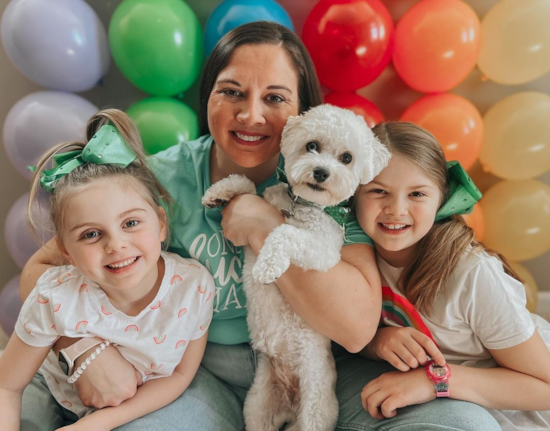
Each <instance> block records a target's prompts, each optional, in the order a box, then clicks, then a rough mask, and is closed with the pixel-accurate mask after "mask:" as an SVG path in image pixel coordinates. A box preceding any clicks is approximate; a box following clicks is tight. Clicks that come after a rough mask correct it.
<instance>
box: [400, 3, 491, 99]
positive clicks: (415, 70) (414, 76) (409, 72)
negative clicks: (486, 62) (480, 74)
mask: <svg viewBox="0 0 550 431" xmlns="http://www.w3.org/2000/svg"><path fill="white" fill-rule="evenodd" d="M480 48H481V30H480V23H479V18H478V17H477V15H476V13H475V12H474V11H473V10H472V8H471V7H470V6H468V5H467V4H466V3H464V2H463V1H460V0H423V1H421V2H419V3H417V4H416V5H414V6H413V7H412V8H411V9H409V11H408V12H407V13H405V15H404V16H403V18H401V20H400V21H399V23H398V24H397V28H396V29H395V48H394V52H393V64H394V66H395V68H396V70H397V72H398V73H399V75H400V76H401V78H403V81H405V82H406V83H407V85H409V86H410V87H411V88H414V89H415V90H417V91H421V92H423V93H440V92H444V91H449V90H450V89H452V88H454V87H455V86H457V85H458V84H460V82H462V81H463V80H464V79H465V78H466V76H468V74H469V73H470V72H471V71H472V69H473V68H474V67H475V65H476V62H477V58H478V56H479V51H480Z"/></svg>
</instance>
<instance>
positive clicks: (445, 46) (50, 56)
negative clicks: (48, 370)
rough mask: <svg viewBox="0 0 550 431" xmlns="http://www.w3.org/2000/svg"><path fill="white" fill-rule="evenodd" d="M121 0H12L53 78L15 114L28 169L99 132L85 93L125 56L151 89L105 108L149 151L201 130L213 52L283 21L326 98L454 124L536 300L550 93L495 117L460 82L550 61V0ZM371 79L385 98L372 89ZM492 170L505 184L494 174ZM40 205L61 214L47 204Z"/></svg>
mask: <svg viewBox="0 0 550 431" xmlns="http://www.w3.org/2000/svg"><path fill="white" fill-rule="evenodd" d="M46 3H47V5H46ZM111 3H112V2H111ZM114 3H115V5H116V7H114V8H112V10H111V13H110V14H109V16H108V17H105V16H102V18H103V19H100V18H99V16H98V15H97V13H96V10H95V9H94V8H92V7H91V6H95V7H96V9H97V5H93V3H92V2H90V4H88V3H87V2H86V1H84V0H56V1H55V2H45V1H44V0H11V1H10V3H9V4H8V5H7V7H6V9H5V11H4V14H3V16H2V21H1V24H0V31H1V36H2V43H3V46H4V49H5V51H6V53H7V55H8V57H9V59H10V60H11V61H12V63H13V64H14V65H15V67H16V68H17V69H18V70H19V71H20V72H21V73H22V74H23V75H25V76H26V77H27V78H28V79H29V80H31V81H33V82H35V83H36V84H38V85H40V86H42V87H44V91H39V92H36V93H33V94H30V95H27V96H25V97H24V98H22V99H21V100H20V101H19V102H17V103H16V104H15V105H14V106H13V107H12V109H11V110H10V112H9V113H8V115H7V117H6V119H5V121H4V125H3V126H4V127H3V140H4V145H5V148H6V153H7V155H8V157H9V159H10V161H11V162H12V163H13V165H14V166H15V168H16V169H17V170H18V171H19V172H20V173H21V175H22V181H24V179H23V178H25V179H27V180H28V179H29V178H30V173H29V172H28V171H27V168H26V167H27V166H28V165H33V164H34V163H36V161H37V159H38V157H39V156H40V154H42V153H43V152H44V151H45V150H47V149H48V148H50V147H51V146H53V145H54V144H56V143H58V142H61V141H73V140H77V139H82V138H83V133H84V125H85V123H86V121H87V119H88V118H89V117H90V116H91V115H93V114H94V113H95V112H97V110H98V109H99V107H97V106H95V105H94V104H92V103H91V102H89V101H88V100H86V98H84V97H82V96H79V95H76V94H71V93H78V92H85V91H88V90H90V89H93V88H97V87H96V86H99V87H101V86H102V85H104V79H108V76H110V74H109V75H107V74H108V72H109V69H110V68H111V69H113V68H116V69H118V71H120V73H122V75H123V76H124V77H125V78H126V79H127V80H128V81H129V82H131V83H132V85H134V86H135V87H137V88H138V89H139V90H140V91H141V92H145V93H147V94H148V96H146V97H144V98H143V99H142V100H139V101H134V102H135V103H132V104H131V106H128V104H126V102H127V101H126V100H116V99H115V100H113V99H111V98H110V99H109V102H107V103H106V104H102V106H100V108H107V107H119V108H120V107H123V108H124V109H126V110H127V113H128V114H129V115H130V116H131V117H132V118H133V119H134V121H135V122H136V124H137V126H138V129H139V130H140V133H141V134H142V137H143V142H144V146H145V149H146V151H147V152H148V153H150V154H152V153H155V152H158V151H161V150H163V149H165V148H167V147H169V146H171V145H174V144H177V143H178V142H181V141H185V140H190V139H194V138H196V137H198V133H199V131H198V124H197V115H196V113H195V112H196V105H197V101H196V99H197V97H196V96H197V94H196V88H197V80H198V77H199V74H200V71H201V68H202V66H203V64H204V60H205V57H206V56H207V55H208V54H209V53H210V52H211V51H212V49H213V47H214V45H215V44H216V42H217V41H218V40H219V38H220V37H222V36H223V35H224V34H225V33H226V32H228V31H229V30H231V29H232V28H235V27H236V26H238V25H241V24H243V23H246V22H250V21H256V20H270V21H276V22H279V23H281V24H282V25H285V26H287V27H289V28H290V29H292V30H295V31H296V32H297V34H298V35H299V36H300V37H302V40H303V41H304V43H305V45H306V47H307V48H308V50H309V52H310V53H311V56H312V58H313V60H314V63H315V67H316V69H317V73H318V75H319V78H320V80H321V83H322V84H323V86H324V90H325V102H326V103H331V104H334V105H337V106H341V107H344V108H348V109H351V110H352V111H354V112H356V113H357V114H358V115H362V116H363V117H365V120H366V121H367V123H368V124H369V125H370V126H371V127H372V126H374V125H375V124H377V123H379V122H381V121H384V119H387V120H403V121H412V122H414V123H417V124H419V125H421V126H422V127H424V128H426V129H428V130H429V131H431V132H432V133H433V134H434V135H435V136H436V137H437V138H438V140H439V141H440V143H441V145H442V147H443V150H444V152H445V154H446V157H447V158H448V159H449V160H458V161H460V163H461V164H462V165H463V166H464V167H465V168H466V169H469V171H470V173H471V175H472V176H473V177H474V180H475V181H477V182H478V185H479V186H480V188H481V190H482V191H484V192H485V196H484V198H482V200H481V205H478V206H477V207H476V209H475V211H474V212H473V213H472V214H471V215H469V216H466V217H465V218H466V221H467V223H468V224H469V225H470V226H471V227H472V228H473V229H474V231H475V232H476V235H477V236H478V237H479V238H480V239H482V240H483V241H484V242H485V243H486V245H487V246H489V247H491V248H494V249H496V250H497V251H500V252H501V253H503V254H504V255H505V256H506V257H507V258H508V259H510V260H511V261H513V265H514V268H516V269H517V270H518V272H519V273H520V274H521V276H522V277H523V278H524V279H525V282H526V288H527V291H528V307H529V308H530V310H531V311H533V310H534V309H535V308H536V294H537V286H536V282H535V281H534V279H533V277H532V276H531V274H530V273H529V271H528V270H527V269H526V268H525V267H524V266H522V265H520V264H519V263H518V262H522V261H525V260H529V259H533V258H535V257H537V256H540V255H542V254H544V253H546V252H547V251H548V250H549V249H550V187H549V186H548V185H547V184H545V183H544V182H542V181H539V180H537V179H535V177H537V176H540V175H542V174H545V173H546V172H548V171H549V170H550V121H548V118H550V95H549V94H548V93H547V92H546V93H543V92H536V91H517V92H515V93H513V94H511V95H510V96H508V97H505V98H502V99H501V100H499V101H497V102H496V103H495V104H494V105H493V106H491V107H490V109H488V110H487V112H486V113H485V115H484V116H482V115H481V113H480V112H479V110H478V108H477V107H476V104H474V103H473V101H470V100H468V99H466V98H464V97H462V96H460V95H457V94H454V93H452V92H451V91H453V89H455V88H456V87H457V86H458V85H460V84H461V82H463V81H464V80H465V79H467V78H468V77H472V76H478V77H479V78H478V79H479V86H480V89H481V90H482V89H483V86H484V85H489V84H490V83H493V84H494V83H498V84H499V85H502V86H509V85H519V84H525V83H528V82H530V81H533V80H535V79H537V78H539V77H541V76H543V75H545V74H547V73H548V72H549V71H550V30H549V27H548V26H547V22H548V18H549V17H550V0H522V1H520V2H518V1H516V0H500V1H496V0H495V1H494V2H493V3H494V4H493V5H491V7H490V8H488V10H487V12H486V13H485V14H484V16H483V17H482V18H480V16H478V14H477V13H476V12H475V11H474V9H473V8H472V7H471V6H470V5H469V4H468V3H472V2H471V1H469V2H465V1H460V0H422V1H412V2H411V1H410V0H403V1H398V0H388V1H380V0H318V1H317V0H302V1H299V2H298V1H295V0H280V1H279V2H276V1H274V0H224V1H219V0H209V1H199V0H189V1H188V2H185V1H183V0H122V1H118V2H114ZM205 5H206V6H205ZM390 6H391V7H390ZM527 6H528V7H527ZM205 7H207V8H209V9H208V10H207V11H205ZM390 9H391V10H390ZM397 10H399V11H400V12H401V13H400V16H399V19H396V18H395V17H396V15H399V13H396V11H397ZM526 11H527V12H526ZM205 18H206V19H205ZM202 28H204V31H203V30H202ZM510 29H514V31H510ZM525 35H528V37H527V36H525ZM111 57H112V59H113V60H114V61H113V62H114V64H111ZM106 75H107V78H105V77H106ZM468 79H469V78H468ZM370 94H372V95H374V96H375V97H373V100H369V99H368V98H366V97H365V96H366V95H370ZM377 103H378V104H379V106H377ZM124 104H126V106H121V105H124ZM28 124H32V125H33V127H32V128H29V127H28ZM60 125H62V126H61V127H60ZM488 177H491V178H492V179H491V180H490V181H489V182H490V183H491V187H484V186H483V185H484V184H485V183H487V180H486V178H488ZM495 177H496V178H498V179H499V181H498V182H497V181H496V180H494V179H493V178H495ZM495 182H496V184H493V183H495ZM27 201H28V195H24V196H22V197H21V198H20V199H19V200H17V202H15V203H14V205H13V207H12V209H11V210H10V213H9V215H8V217H7V220H6V221H5V232H6V241H7V245H8V249H9V252H10V254H11V256H12V258H13V259H14V261H15V262H16V263H17V265H19V266H20V267H22V266H23V265H24V264H25V262H26V260H27V259H28V258H29V256H30V255H32V253H33V252H34V251H36V250H37V249H38V247H39V244H38V243H37V242H33V240H32V238H33V236H32V234H31V232H30V231H29V230H28V228H27V226H26V224H25V223H22V220H24V219H25V207H26V202H27ZM36 206H37V208H38V209H37V210H40V211H41V212H42V213H43V220H44V226H46V225H47V210H46V209H45V207H44V206H43V205H42V204H40V203H38V204H37V205H36ZM38 234H39V235H40V236H41V237H42V238H43V239H48V238H49V237H50V236H48V233H47V232H46V231H43V232H38ZM49 235H51V234H49ZM16 285H17V277H16V278H14V279H12V280H11V281H10V282H9V283H8V284H7V285H6V286H5V288H4V289H3V291H2V294H0V315H1V316H3V317H2V319H0V325H1V326H2V327H3V329H4V330H5V331H6V332H8V333H10V332H11V330H12V329H13V323H14V321H15V318H16V316H17V313H12V312H10V313H6V314H4V313H2V311H1V310H11V311H13V310H14V308H17V307H18V306H20V304H19V302H18V300H17V295H15V293H14V292H15V290H16V287H15V286H16ZM14 304H16V305H14Z"/></svg>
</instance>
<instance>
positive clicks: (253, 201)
mask: <svg viewBox="0 0 550 431" xmlns="http://www.w3.org/2000/svg"><path fill="white" fill-rule="evenodd" d="M222 215H223V220H222V229H223V234H224V236H225V237H226V238H227V239H228V240H229V241H231V242H232V243H233V244H234V245H236V246H245V245H252V246H253V248H255V247H254V246H255V245H256V246H259V247H260V248H261V246H262V245H263V241H264V240H265V238H266V237H267V235H269V233H270V232H271V231H272V230H273V229H275V228H276V227H277V226H279V225H281V224H283V223H284V219H283V216H282V214H281V213H280V212H279V211H277V209H276V208H274V207H273V206H271V205H270V204H268V203H267V202H266V201H265V200H264V199H263V198H261V197H260V196H256V195H250V194H247V195H239V196H236V197H234V198H233V199H231V201H229V203H228V204H227V205H226V206H225V208H224V209H223V210H222Z"/></svg>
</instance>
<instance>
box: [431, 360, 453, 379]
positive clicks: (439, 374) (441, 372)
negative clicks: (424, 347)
mask: <svg viewBox="0 0 550 431" xmlns="http://www.w3.org/2000/svg"><path fill="white" fill-rule="evenodd" d="M428 371H429V373H430V374H431V375H432V376H434V377H436V378H440V379H442V378H444V377H447V376H448V375H449V368H448V367H447V366H446V365H444V366H441V365H437V364H436V363H435V362H433V363H431V364H430V365H429V369H428Z"/></svg>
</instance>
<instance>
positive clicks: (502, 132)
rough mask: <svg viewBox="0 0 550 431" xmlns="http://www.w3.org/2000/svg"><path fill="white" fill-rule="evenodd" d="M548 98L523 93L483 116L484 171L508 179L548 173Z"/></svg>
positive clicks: (549, 99)
mask: <svg viewBox="0 0 550 431" xmlns="http://www.w3.org/2000/svg"><path fill="white" fill-rule="evenodd" d="M549 119H550V96H549V95H547V94H543V93H535V92H524V93H516V94H513V95H512V96H509V97H507V98H505V99H503V100H501V101H499V102H498V103H496V104H495V105H493V106H492V107H491V109H489V111H487V113H486V114H485V117H484V122H485V142H484V143H483V147H482V149H481V153H480V155H479V160H480V162H481V164H482V166H483V169H484V170H485V171H487V172H490V173H492V174H493V175H497V176H499V177H501V178H505V179H509V180H519V179H527V178H533V177H536V176H539V175H541V174H543V173H545V172H547V171H548V170H550V121H549Z"/></svg>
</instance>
